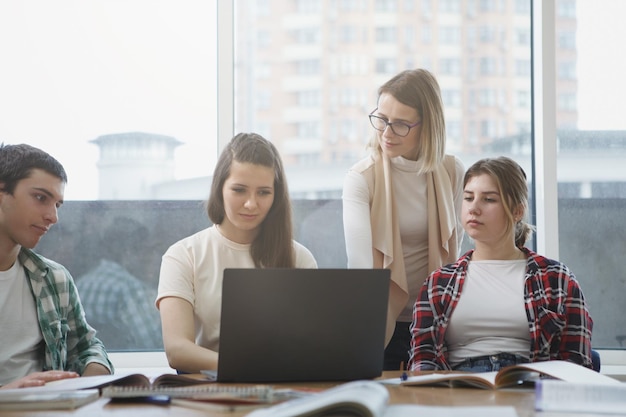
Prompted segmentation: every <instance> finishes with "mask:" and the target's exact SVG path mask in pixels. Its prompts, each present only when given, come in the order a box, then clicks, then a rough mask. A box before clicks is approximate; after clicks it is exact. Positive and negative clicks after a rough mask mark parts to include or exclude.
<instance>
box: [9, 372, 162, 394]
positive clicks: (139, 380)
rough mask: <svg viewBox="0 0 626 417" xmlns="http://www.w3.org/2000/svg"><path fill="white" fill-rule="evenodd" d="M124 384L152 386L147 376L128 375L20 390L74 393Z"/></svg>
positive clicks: (99, 376) (92, 378)
mask: <svg viewBox="0 0 626 417" xmlns="http://www.w3.org/2000/svg"><path fill="white" fill-rule="evenodd" d="M120 381H122V383H123V384H129V385H141V386H150V381H149V380H148V378H147V377H146V376H145V375H141V374H126V375H119V374H115V375H94V376H81V377H78V378H68V379H59V380H57V381H51V382H48V383H47V384H46V385H43V386H40V387H28V388H19V390H20V391H26V390H28V391H32V392H46V391H49V392H52V391H73V390H81V389H90V388H102V387H105V386H107V385H111V384H114V383H118V382H120Z"/></svg>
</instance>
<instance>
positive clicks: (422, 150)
mask: <svg viewBox="0 0 626 417" xmlns="http://www.w3.org/2000/svg"><path fill="white" fill-rule="evenodd" d="M382 94H390V95H391V96H393V98H395V99H396V100H398V101H399V102H400V103H402V104H404V105H406V106H409V107H412V108H414V109H415V110H417V113H418V114H419V116H420V118H421V120H422V124H421V128H422V133H421V136H420V140H419V143H418V155H419V158H420V159H421V160H422V161H423V164H422V169H421V171H422V173H424V172H430V171H433V170H434V169H435V168H436V167H437V166H438V165H439V164H440V163H441V162H442V161H443V158H444V156H445V149H446V125H445V120H444V114H443V102H442V100H441V90H440V88H439V83H438V82H437V80H436V78H435V77H434V75H433V74H432V73H431V72H429V71H427V70H425V69H412V70H405V71H402V72H400V73H399V74H397V75H396V76H394V77H393V78H391V79H390V80H389V81H387V82H386V83H385V84H383V85H382V86H380V88H379V89H378V98H380V96H381V95H382ZM379 134H380V133H378V132H377V134H376V135H374V136H373V137H372V140H371V141H370V144H369V147H370V148H372V149H373V150H374V151H375V152H376V153H380V152H381V149H380V144H379V143H378V135H379Z"/></svg>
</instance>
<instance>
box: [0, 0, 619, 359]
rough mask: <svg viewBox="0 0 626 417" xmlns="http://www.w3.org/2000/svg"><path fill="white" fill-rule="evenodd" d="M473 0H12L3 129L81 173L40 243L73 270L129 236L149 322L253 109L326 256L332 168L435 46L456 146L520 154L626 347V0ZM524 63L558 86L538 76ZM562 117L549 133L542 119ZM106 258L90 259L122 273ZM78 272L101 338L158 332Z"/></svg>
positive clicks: (567, 253) (332, 243) (561, 242)
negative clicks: (174, 259) (163, 265)
mask: <svg viewBox="0 0 626 417" xmlns="http://www.w3.org/2000/svg"><path fill="white" fill-rule="evenodd" d="M475 3H476V2H457V1H455V2H447V3H446V4H448V6H446V7H445V8H443V9H441V10H439V11H438V9H437V7H434V6H433V5H435V4H437V2H431V1H420V2H416V4H418V6H416V7H411V8H407V7H405V3H404V2H394V1H386V2H385V1H382V2H381V1H375V2H372V1H369V2H366V1H363V2H358V4H359V7H343V6H342V7H337V6H333V5H334V3H333V2H320V1H295V0H273V1H260V0H238V1H235V2H234V3H231V2H226V1H225V2H221V1H220V2H218V1H207V0H183V1H172V0H126V1H109V0H93V1H89V2H81V1H76V0H74V1H73V0H57V1H54V2H50V1H47V0H23V1H14V2H4V3H2V4H0V53H1V54H2V57H3V65H2V70H0V75H1V76H0V92H2V93H1V94H0V111H1V112H2V113H1V114H2V115H3V120H2V123H0V140H1V141H4V142H6V143H19V142H27V143H31V144H33V145H36V146H39V147H41V148H43V149H45V150H47V151H49V152H50V153H52V154H53V155H55V156H56V157H57V158H58V159H59V160H60V161H61V162H62V163H63V164H64V165H65V166H66V168H67V170H68V174H69V183H68V186H67V190H66V198H67V203H66V204H65V206H64V208H63V209H62V210H61V213H60V216H61V220H60V222H59V224H58V225H57V226H55V228H53V230H52V231H51V232H50V233H49V234H48V236H46V237H45V238H44V239H43V240H42V242H41V244H40V246H39V247H38V248H37V249H38V250H39V252H40V253H42V254H44V255H46V256H49V257H50V258H52V259H55V260H57V261H59V262H61V263H63V264H64V265H66V266H67V267H68V268H69V269H70V271H71V272H72V274H73V275H74V277H75V279H76V281H77V284H78V285H79V288H80V287H81V286H83V288H88V286H87V285H84V284H81V280H86V278H90V277H93V271H94V270H97V268H98V267H99V266H102V262H103V260H106V259H109V258H113V259H109V260H111V261H115V262H116V263H119V264H123V263H124V262H126V261H127V260H125V259H124V258H125V255H126V254H128V253H133V257H132V259H131V260H130V261H129V264H128V265H129V266H127V267H125V268H124V269H126V272H127V274H126V278H128V276H131V277H134V278H136V279H137V280H138V281H139V282H141V284H142V285H143V286H144V290H145V294H146V295H145V296H143V295H142V296H141V297H139V296H136V297H135V299H134V300H133V301H131V302H133V303H141V302H143V301H145V299H147V300H148V301H149V303H148V304H149V306H148V307H147V308H149V311H150V314H151V315H152V318H151V320H153V322H154V323H156V324H157V327H158V316H157V314H156V309H154V307H153V301H154V294H155V291H156V284H157V280H158V269H159V265H160V256H161V255H162V253H163V252H164V251H165V250H166V249H167V247H168V246H169V245H170V244H172V243H173V242H175V241H176V240H178V239H179V238H181V237H183V236H186V235H188V234H191V233H193V232H194V231H197V230H199V229H200V228H203V227H206V226H207V225H208V219H207V218H206V215H205V214H204V212H203V208H202V204H201V202H202V200H203V199H204V198H205V197H206V196H207V195H208V189H209V184H210V175H211V172H212V169H213V164H214V161H215V159H216V157H217V155H218V153H219V150H220V145H222V144H223V143H224V142H225V141H227V140H229V139H230V137H232V135H233V134H234V133H236V132H239V131H257V132H259V133H261V134H263V135H265V136H267V137H268V139H270V140H272V141H273V142H274V143H276V145H277V146H278V147H279V149H280V151H281V154H282V155H283V159H284V161H285V165H286V168H287V173H288V178H289V183H290V184H289V186H290V191H291V194H292V197H293V198H294V206H295V210H296V213H295V214H296V215H295V220H296V224H295V228H296V233H297V236H296V237H297V239H298V240H299V241H301V242H302V243H304V244H305V245H306V246H308V247H309V248H310V249H311V250H312V251H313V253H314V255H315V256H316V258H317V259H318V262H319V264H320V266H323V267H344V266H345V249H344V247H343V236H342V226H341V200H340V196H341V185H342V183H343V176H344V174H345V172H346V169H347V168H348V167H349V166H350V165H352V164H353V163H354V162H356V161H357V160H358V159H360V158H361V157H363V156H364V155H365V148H364V145H365V143H366V141H367V140H368V138H369V137H370V135H371V134H372V129H371V127H370V126H369V123H368V121H367V114H368V113H369V112H370V111H371V110H372V109H373V108H374V107H375V105H376V90H377V88H378V87H379V86H380V85H381V84H382V83H383V82H385V81H386V80H387V79H389V78H390V77H391V76H393V75H394V74H395V73H396V72H398V71H400V70H403V69H405V68H408V67H414V66H417V67H424V68H427V69H429V70H431V71H433V73H435V75H436V76H437V78H438V79H439V82H440V85H441V88H442V91H443V96H444V100H445V104H446V123H447V126H448V151H449V152H450V153H454V154H455V155H457V156H459V157H460V158H461V160H462V161H463V162H464V163H465V165H466V166H469V165H470V164H472V163H473V162H474V161H476V160H477V159H479V158H482V157H485V156H494V155H502V154H504V155H508V156H511V157H513V158H514V159H515V160H517V161H518V162H519V163H520V164H521V165H522V166H523V167H524V168H525V169H526V171H527V173H529V175H530V179H531V183H530V185H531V188H532V190H533V192H536V194H534V195H533V204H536V216H535V218H534V220H536V224H537V225H538V226H539V227H540V230H538V233H537V239H536V240H535V241H534V242H533V243H532V245H533V246H536V247H537V249H539V250H545V252H546V254H547V255H548V256H553V257H558V258H560V259H561V260H563V261H564V262H565V263H566V264H568V265H569V266H570V267H571V268H572V270H573V271H574V273H575V274H576V275H577V276H578V278H579V280H580V281H581V283H582V286H583V290H584V291H585V294H586V295H587V298H588V299H589V303H590V307H591V313H592V316H593V317H594V320H595V327H594V346H595V347H597V348H611V349H619V348H621V347H623V346H622V344H623V343H626V335H625V334H626V331H623V330H620V329H626V323H625V322H624V321H625V319H624V318H623V317H622V316H621V315H620V314H619V306H620V302H621V299H622V298H624V296H625V295H626V280H625V278H624V274H623V273H622V272H621V268H620V267H619V266H620V265H619V264H620V262H619V261H620V256H621V254H622V253H624V239H623V237H622V236H623V234H624V232H626V228H625V227H624V221H623V220H621V217H620V215H619V214H620V213H621V212H623V211H624V208H625V201H626V200H625V198H626V196H625V193H626V192H625V191H624V189H625V186H624V184H625V183H626V171H625V170H624V169H623V167H625V166H626V163H625V162H626V140H625V139H624V138H625V137H626V126H623V117H621V118H620V115H619V109H620V106H619V104H620V102H619V99H620V98H621V97H623V96H624V93H626V92H624V91H621V90H623V88H622V85H623V83H622V77H621V76H620V75H621V74H624V73H625V72H626V71H624V70H625V69H626V68H624V66H625V64H624V62H620V61H619V59H620V54H619V53H618V52H616V51H619V50H620V45H619V40H620V39H623V36H619V35H617V34H616V33H617V32H616V31H617V30H618V29H620V28H621V27H622V26H623V25H620V23H619V22H618V21H616V19H617V16H621V15H623V14H620V13H618V12H615V10H616V7H618V6H619V7H623V6H622V4H621V3H622V1H621V0H596V1H593V2H592V1H580V2H576V1H574V0H556V1H550V0H546V1H543V2H542V1H539V0H534V1H533V0H504V1H499V2H487V3H485V4H492V3H493V4H497V5H498V6H497V7H489V11H488V12H487V11H486V10H481V8H480V7H476V6H475ZM532 3H535V5H536V7H538V8H541V9H539V10H538V9H536V10H535V12H536V13H535V14H533V9H532V8H531V7H529V5H530V4H532ZM341 4H343V3H341ZM346 4H347V3H346ZM481 4H482V3H481ZM451 5H453V6H451ZM472 5H474V6H472ZM550 6H552V8H551V9H550ZM539 12H541V13H539ZM438 13H440V14H439V15H438ZM533 17H534V18H535V21H534V22H533ZM545 19H548V20H549V22H548V23H549V24H543V23H542V22H544V20H545ZM402 28H414V30H413V29H412V30H403V29H402ZM539 28H541V30H538V29H539ZM550 28H552V30H553V31H554V33H552V34H551V35H550V34H549V33H547V32H546V31H547V30H550ZM533 33H534V34H535V35H537V34H540V36H541V37H542V39H551V40H552V42H551V44H549V45H543V47H544V48H546V50H547V53H546V52H545V51H542V53H543V57H544V58H545V57H550V56H551V57H552V59H553V60H554V61H553V62H550V60H549V59H545V60H544V61H545V62H543V61H542V59H541V55H537V51H536V50H534V49H533V48H536V47H537V45H538V40H537V39H536V38H534V40H533V36H532V35H531V34H533ZM400 34H401V37H402V41H401V42H400V41H397V42H391V43H390V42H388V41H389V40H390V39H392V38H394V36H395V37H397V36H400ZM451 34H453V35H454V36H452V35H451ZM426 35H428V36H426ZM444 38H446V39H444ZM451 39H453V40H454V42H452V41H450V40H451ZM218 45H219V48H218ZM550 52H552V54H550ZM533 77H534V80H535V81H538V80H541V81H542V82H543V83H544V86H547V87H552V88H543V89H537V88H536V85H537V83H535V84H533V82H532V81H533ZM620 89H621V90H620ZM533 111H535V113H534V114H533ZM536 112H539V113H536ZM537 114H540V115H542V116H544V117H543V119H542V120H541V121H540V122H541V126H544V125H546V126H548V129H547V130H546V129H544V128H543V127H541V126H538V125H537V124H536V123H537ZM609 117H612V118H609ZM540 119H541V118H540ZM533 122H535V125H533ZM550 124H552V125H553V127H554V130H553V131H554V132H556V133H555V134H552V135H550V134H547V135H546V134H544V133H545V132H549V131H550V130H549V126H550ZM533 134H534V135H535V136H533ZM552 148H554V150H553V151H551V149H552ZM557 163H558V169H557V168H555V169H554V171H551V170H550V166H554V165H555V164H557ZM543 168H547V169H543ZM542 169H543V170H542ZM537 172H539V173H540V174H539V175H537V174H536V173H537ZM557 183H558V184H557ZM557 208H558V209H557ZM534 213H535V211H534ZM124 225H125V226H124ZM320 225H326V226H328V227H320ZM120 226H124V227H120ZM559 237H560V239H559ZM555 242H556V243H555ZM121 243H127V244H130V245H131V248H130V249H127V250H126V251H124V250H120V249H122V248H120V247H119V246H121ZM467 245H470V243H469V242H466V246H467ZM101 269H102V268H101ZM104 270H105V271H108V273H105V274H104V275H102V276H100V278H98V279H99V280H100V281H101V282H103V283H106V284H107V285H110V287H111V288H116V287H119V283H118V282H117V281H116V280H117V279H118V275H117V274H114V273H112V272H111V271H112V270H111V268H110V267H107V266H106V264H105V266H104ZM90 273H92V275H89V274H90ZM128 279H129V278H128ZM85 282H87V281H85ZM92 288H98V287H97V286H95V285H94V286H92ZM90 291H91V290H90ZM81 294H82V296H83V301H84V304H85V307H86V309H87V311H88V314H89V316H88V319H89V321H90V322H91V323H92V324H94V325H95V326H96V327H98V328H99V330H101V333H100V334H101V336H102V337H103V339H104V341H105V343H106V344H107V346H108V347H109V349H111V350H122V351H123V350H127V351H136V350H159V349H161V348H162V345H161V342H160V339H159V336H158V334H157V335H156V337H155V338H153V339H151V340H149V341H146V340H141V341H138V340H133V339H132V338H127V339H124V338H122V337H120V335H121V334H124V332H126V333H129V332H132V327H130V326H132V325H131V324H128V323H122V324H121V327H115V326H107V322H108V323H109V324H111V319H107V317H106V315H105V311H106V310H114V309H121V308H122V307H121V306H112V305H105V307H102V306H100V305H99V304H98V303H99V302H100V298H98V297H95V296H93V297H92V295H91V294H90V293H89V292H88V290H87V289H85V291H84V293H83V291H82V290H81ZM100 294H101V293H100ZM140 298H141V299H140ZM118 324H119V323H115V325H118ZM156 332H157V333H158V330H156Z"/></svg>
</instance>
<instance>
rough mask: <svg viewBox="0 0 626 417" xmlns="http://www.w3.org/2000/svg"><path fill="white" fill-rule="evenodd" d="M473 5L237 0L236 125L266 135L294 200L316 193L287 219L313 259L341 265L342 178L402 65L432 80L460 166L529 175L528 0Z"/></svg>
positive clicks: (357, 156)
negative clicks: (488, 165)
mask: <svg viewBox="0 0 626 417" xmlns="http://www.w3.org/2000/svg"><path fill="white" fill-rule="evenodd" d="M479 3H480V4H482V3H481V2H458V1H456V2H446V3H445V6H442V7H439V8H437V7H431V6H432V5H435V4H438V3H437V2H422V1H420V2H417V1H393V2H391V1H364V0H346V1H336V2H319V1H295V2H294V1H293V0H273V1H262V0H256V1H255V0H240V1H238V2H236V7H235V9H236V13H235V16H236V23H235V33H236V39H237V42H236V51H235V52H236V53H235V56H236V65H235V68H236V70H235V71H236V73H235V79H236V91H235V94H236V97H237V104H238V105H237V106H236V108H235V112H236V118H235V120H236V130H237V131H256V132H258V133H260V134H262V135H264V136H265V137H267V138H268V139H270V140H272V141H273V142H274V143H275V144H276V145H277V146H278V148H279V150H280V152H281V154H282V156H283V158H284V161H285V164H286V169H287V171H288V179H289V187H290V192H291V195H292V197H293V198H294V199H296V200H303V201H301V202H300V203H301V204H305V202H304V201H311V200H318V203H316V205H320V206H321V208H318V209H315V210H314V211H313V212H312V213H311V214H310V215H307V216H311V217H307V216H303V217H301V218H298V219H297V220H298V221H300V222H301V223H297V224H296V226H297V228H298V232H299V235H298V239H299V240H300V241H301V242H302V243H304V244H305V245H307V246H309V247H310V249H311V250H312V251H313V252H314V254H315V256H316V258H317V260H318V262H319V264H320V265H321V266H337V267H342V266H345V265H346V261H345V248H344V240H343V234H342V230H343V229H342V223H341V222H342V220H341V216H342V214H341V202H340V198H341V193H342V184H343V180H344V176H345V173H346V171H347V169H348V168H349V167H350V166H351V165H352V164H354V163H355V162H356V161H358V160H359V159H360V158H362V157H364V156H365V155H366V153H365V144H366V143H367V141H368V139H369V138H370V136H371V135H372V134H373V133H374V130H373V128H372V127H371V126H370V124H369V122H368V119H367V116H368V114H369V113H370V112H371V111H372V110H373V109H374V108H375V107H376V99H377V94H376V92H377V89H378V87H379V86H380V85H381V84H383V83H384V82H386V81H387V80H388V79H389V78H391V77H392V76H393V75H395V74H396V73H397V72H399V71H401V70H404V69H408V68H415V67H422V68H426V69H429V70H431V71H432V72H433V73H434V74H435V75H436V77H437V78H438V81H439V84H440V87H441V91H442V96H443V100H444V106H445V112H446V114H445V116H446V126H447V135H448V142H447V152H448V153H452V154H455V155H457V156H458V157H459V158H461V160H462V161H463V162H464V164H465V165H466V167H468V166H469V165H471V164H472V163H473V162H475V161H476V160H477V159H479V158H482V157H485V156H490V155H502V154H504V155H508V156H510V157H513V158H514V159H515V160H517V161H518V162H519V163H520V164H521V165H522V166H523V167H524V168H525V169H526V172H527V173H529V175H530V174H531V164H530V161H531V146H530V126H531V83H530V81H531V77H530V70H531V59H530V56H531V54H530V52H531V44H530V33H531V30H530V7H529V5H530V2H527V1H524V2H520V1H514V0H508V1H501V2H491V3H489V4H490V5H491V6H490V7H489V13H481V10H479V7H478V6H479ZM305 4H306V7H304V5H305ZM320 200H323V201H328V204H327V205H324V204H323V203H322V202H320ZM320 210H324V211H323V212H320ZM320 224H325V225H328V227H319V225H320ZM467 243H468V244H469V242H467Z"/></svg>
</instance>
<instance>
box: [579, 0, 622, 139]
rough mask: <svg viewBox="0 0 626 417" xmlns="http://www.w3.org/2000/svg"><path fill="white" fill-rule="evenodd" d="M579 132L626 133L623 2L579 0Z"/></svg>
mask: <svg viewBox="0 0 626 417" xmlns="http://www.w3.org/2000/svg"><path fill="white" fill-rule="evenodd" d="M576 3H577V20H578V36H577V47H578V77H579V85H578V86H579V91H578V109H579V125H578V127H579V129H582V130H590V129H598V130H602V129H606V130H626V116H625V115H624V114H625V110H624V97H626V54H625V53H624V41H626V24H624V16H626V1H624V0H578V1H577V2H576Z"/></svg>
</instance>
